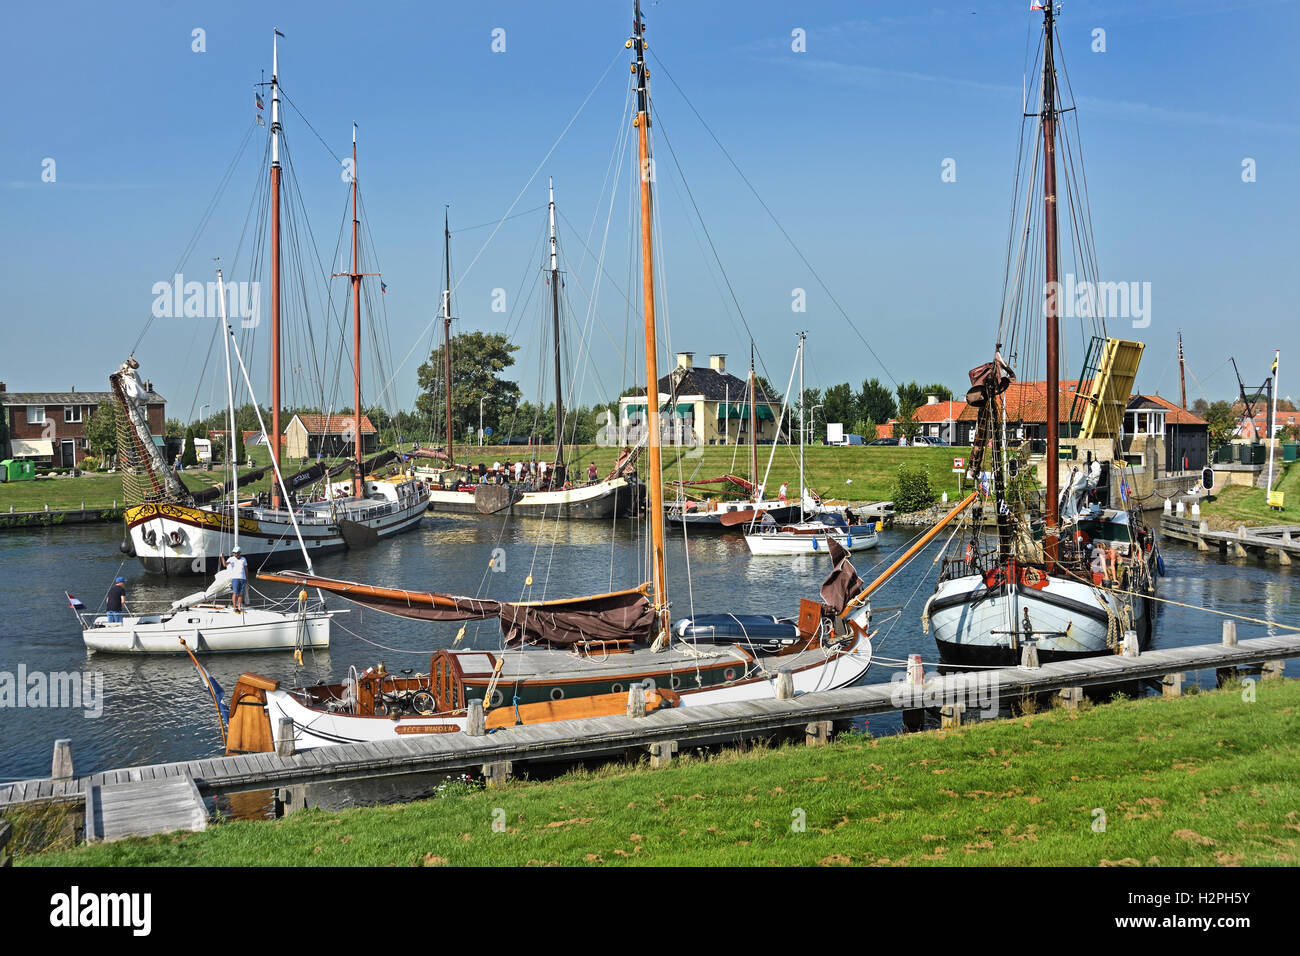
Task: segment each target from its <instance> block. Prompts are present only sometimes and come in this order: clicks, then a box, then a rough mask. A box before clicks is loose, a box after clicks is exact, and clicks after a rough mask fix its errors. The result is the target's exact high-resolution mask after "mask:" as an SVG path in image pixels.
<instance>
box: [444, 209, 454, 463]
mask: <svg viewBox="0 0 1300 956" xmlns="http://www.w3.org/2000/svg"><path fill="white" fill-rule="evenodd" d="M442 240H443V249H444V257H445V262H444V265H445V267H446V270H447V287H446V288H445V289H443V290H442V359H443V375H444V380H445V381H446V383H447V464H448V466H449V467H451V468H453V469H454V468H455V467H456V457H455V452H454V450H453V448H452V438H453V435H454V428H453V427H452V423H451V224H450V220H449V218H448V213H447V211H446V209H443V213H442Z"/></svg>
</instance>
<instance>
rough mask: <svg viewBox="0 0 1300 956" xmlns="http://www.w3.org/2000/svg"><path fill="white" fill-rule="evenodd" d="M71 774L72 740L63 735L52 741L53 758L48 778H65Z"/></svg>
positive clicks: (68, 777)
mask: <svg viewBox="0 0 1300 956" xmlns="http://www.w3.org/2000/svg"><path fill="white" fill-rule="evenodd" d="M73 776H74V774H73V772H72V741H71V740H69V739H67V738H66V737H64V738H62V739H59V740H56V741H54V760H53V762H52V764H51V766H50V778H51V779H52V780H67V779H70V778H71V777H73Z"/></svg>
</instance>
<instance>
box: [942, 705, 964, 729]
mask: <svg viewBox="0 0 1300 956" xmlns="http://www.w3.org/2000/svg"><path fill="white" fill-rule="evenodd" d="M965 713H966V705H965V704H944V705H943V706H942V707H940V708H939V726H940V727H943V728H944V729H952V728H955V727H960V726H961V725H962V718H963V716H964V715H965Z"/></svg>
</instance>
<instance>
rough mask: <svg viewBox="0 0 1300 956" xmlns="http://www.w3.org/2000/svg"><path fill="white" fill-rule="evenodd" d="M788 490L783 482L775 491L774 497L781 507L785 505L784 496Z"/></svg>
mask: <svg viewBox="0 0 1300 956" xmlns="http://www.w3.org/2000/svg"><path fill="white" fill-rule="evenodd" d="M789 490H790V489H789V488H788V487H787V486H786V483H785V482H784V481H783V482H781V487H780V488H778V489H777V490H776V496H777V498H779V499H780V500H781V504H782V505H784V504H785V494H786V492H787V491H789Z"/></svg>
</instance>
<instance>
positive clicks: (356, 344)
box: [351, 123, 363, 498]
mask: <svg viewBox="0 0 1300 956" xmlns="http://www.w3.org/2000/svg"><path fill="white" fill-rule="evenodd" d="M360 225H361V221H360V220H359V219H357V124H356V123H353V124H352V273H351V278H352V403H353V404H352V413H353V419H354V430H353V440H352V447H353V449H354V450H355V452H356V456H357V473H356V477H355V478H353V479H352V494H353V495H354V496H355V497H357V498H360V497H361V484H362V474H361V470H362V467H363V466H362V464H361V461H362V457H361V271H360V270H359V269H358V268H357V232H358V231H359V227H360Z"/></svg>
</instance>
